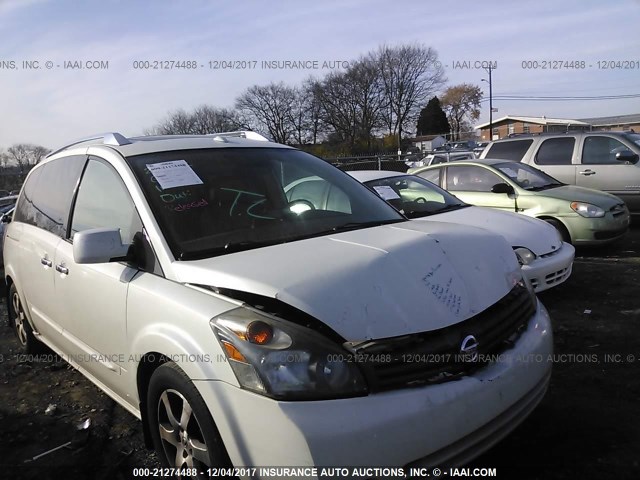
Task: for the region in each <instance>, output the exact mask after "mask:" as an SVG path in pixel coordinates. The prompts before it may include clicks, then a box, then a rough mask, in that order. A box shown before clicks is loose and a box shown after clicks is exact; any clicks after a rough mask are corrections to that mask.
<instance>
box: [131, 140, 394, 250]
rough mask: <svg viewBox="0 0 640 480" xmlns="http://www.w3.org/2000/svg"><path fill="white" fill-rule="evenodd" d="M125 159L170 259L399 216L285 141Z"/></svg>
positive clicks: (292, 238)
mask: <svg viewBox="0 0 640 480" xmlns="http://www.w3.org/2000/svg"><path fill="white" fill-rule="evenodd" d="M128 161H129V163H130V165H131V167H132V169H133V171H134V173H135V175H136V177H137V179H138V181H139V183H140V185H141V187H142V189H143V191H144V192H145V196H146V198H147V201H148V203H149V205H150V207H151V209H152V211H153V213H154V215H155V217H156V219H157V220H158V223H159V224H160V227H161V228H162V230H163V233H164V235H165V237H166V239H167V242H168V243H169V245H170V247H171V249H172V251H173V253H174V255H175V256H176V258H179V259H182V260H186V259H195V258H206V257H211V256H217V255H224V254H227V253H233V252H237V251H241V250H248V249H251V248H258V247H262V246H267V245H273V244H278V243H286V242H291V241H295V240H301V239H303V238H309V237H314V236H319V235H325V234H329V233H334V232H339V231H344V230H352V229H358V228H364V227H369V226H374V225H380V224H384V223H393V222H401V221H405V220H406V219H405V218H404V217H403V216H402V215H400V214H399V213H398V212H396V211H395V210H394V209H393V208H392V207H390V206H389V205H387V204H386V203H385V202H384V201H382V200H381V199H380V198H379V197H377V196H376V195H375V194H374V193H373V192H371V191H370V190H368V189H367V188H366V187H365V186H363V185H362V184H360V183H359V182H357V181H356V180H354V179H352V178H351V177H349V176H348V175H347V174H345V173H344V172H341V171H340V170H338V169H337V168H335V167H333V166H331V165H330V164H328V163H327V162H325V161H324V160H321V159H319V158H317V157H313V156H312V155H309V154H306V153H304V152H301V151H298V150H293V149H284V148H215V149H213V148H212V149H204V150H182V151H171V152H160V153H153V154H146V155H138V156H134V157H130V158H128Z"/></svg>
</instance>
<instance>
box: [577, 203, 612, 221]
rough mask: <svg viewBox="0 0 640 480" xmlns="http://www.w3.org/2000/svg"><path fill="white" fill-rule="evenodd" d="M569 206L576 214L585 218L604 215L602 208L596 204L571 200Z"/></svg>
mask: <svg viewBox="0 0 640 480" xmlns="http://www.w3.org/2000/svg"><path fill="white" fill-rule="evenodd" d="M571 208H572V210H573V211H575V212H576V213H577V214H578V215H580V216H582V217H587V218H599V217H604V210H603V209H602V208H600V207H597V206H596V205H592V204H590V203H584V202H571Z"/></svg>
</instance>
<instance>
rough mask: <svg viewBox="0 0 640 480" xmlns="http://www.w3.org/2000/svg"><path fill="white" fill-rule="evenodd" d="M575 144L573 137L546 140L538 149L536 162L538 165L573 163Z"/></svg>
mask: <svg viewBox="0 0 640 480" xmlns="http://www.w3.org/2000/svg"><path fill="white" fill-rule="evenodd" d="M575 144H576V140H575V138H573V137H563V138H550V139H548V140H545V141H544V142H542V144H541V145H540V148H539V149H538V153H537V154H536V159H535V162H536V164H537V165H571V158H572V157H573V147H574V145H575Z"/></svg>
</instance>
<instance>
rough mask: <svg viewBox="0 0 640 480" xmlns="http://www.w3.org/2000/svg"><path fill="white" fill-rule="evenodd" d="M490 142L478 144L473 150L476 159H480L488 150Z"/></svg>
mask: <svg viewBox="0 0 640 480" xmlns="http://www.w3.org/2000/svg"><path fill="white" fill-rule="evenodd" d="M489 143H490V142H478V144H477V145H476V146H475V148H474V149H473V153H474V154H475V156H476V158H479V157H480V156H481V155H482V152H484V150H485V149H486V148H487V146H488V145H489Z"/></svg>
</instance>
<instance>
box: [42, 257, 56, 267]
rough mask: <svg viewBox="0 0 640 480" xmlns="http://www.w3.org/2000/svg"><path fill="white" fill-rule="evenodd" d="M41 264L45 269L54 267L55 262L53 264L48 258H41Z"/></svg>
mask: <svg viewBox="0 0 640 480" xmlns="http://www.w3.org/2000/svg"><path fill="white" fill-rule="evenodd" d="M40 263H41V264H42V265H44V266H45V267H50V266H51V265H53V262H51V260H49V259H48V258H41V259H40Z"/></svg>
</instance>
